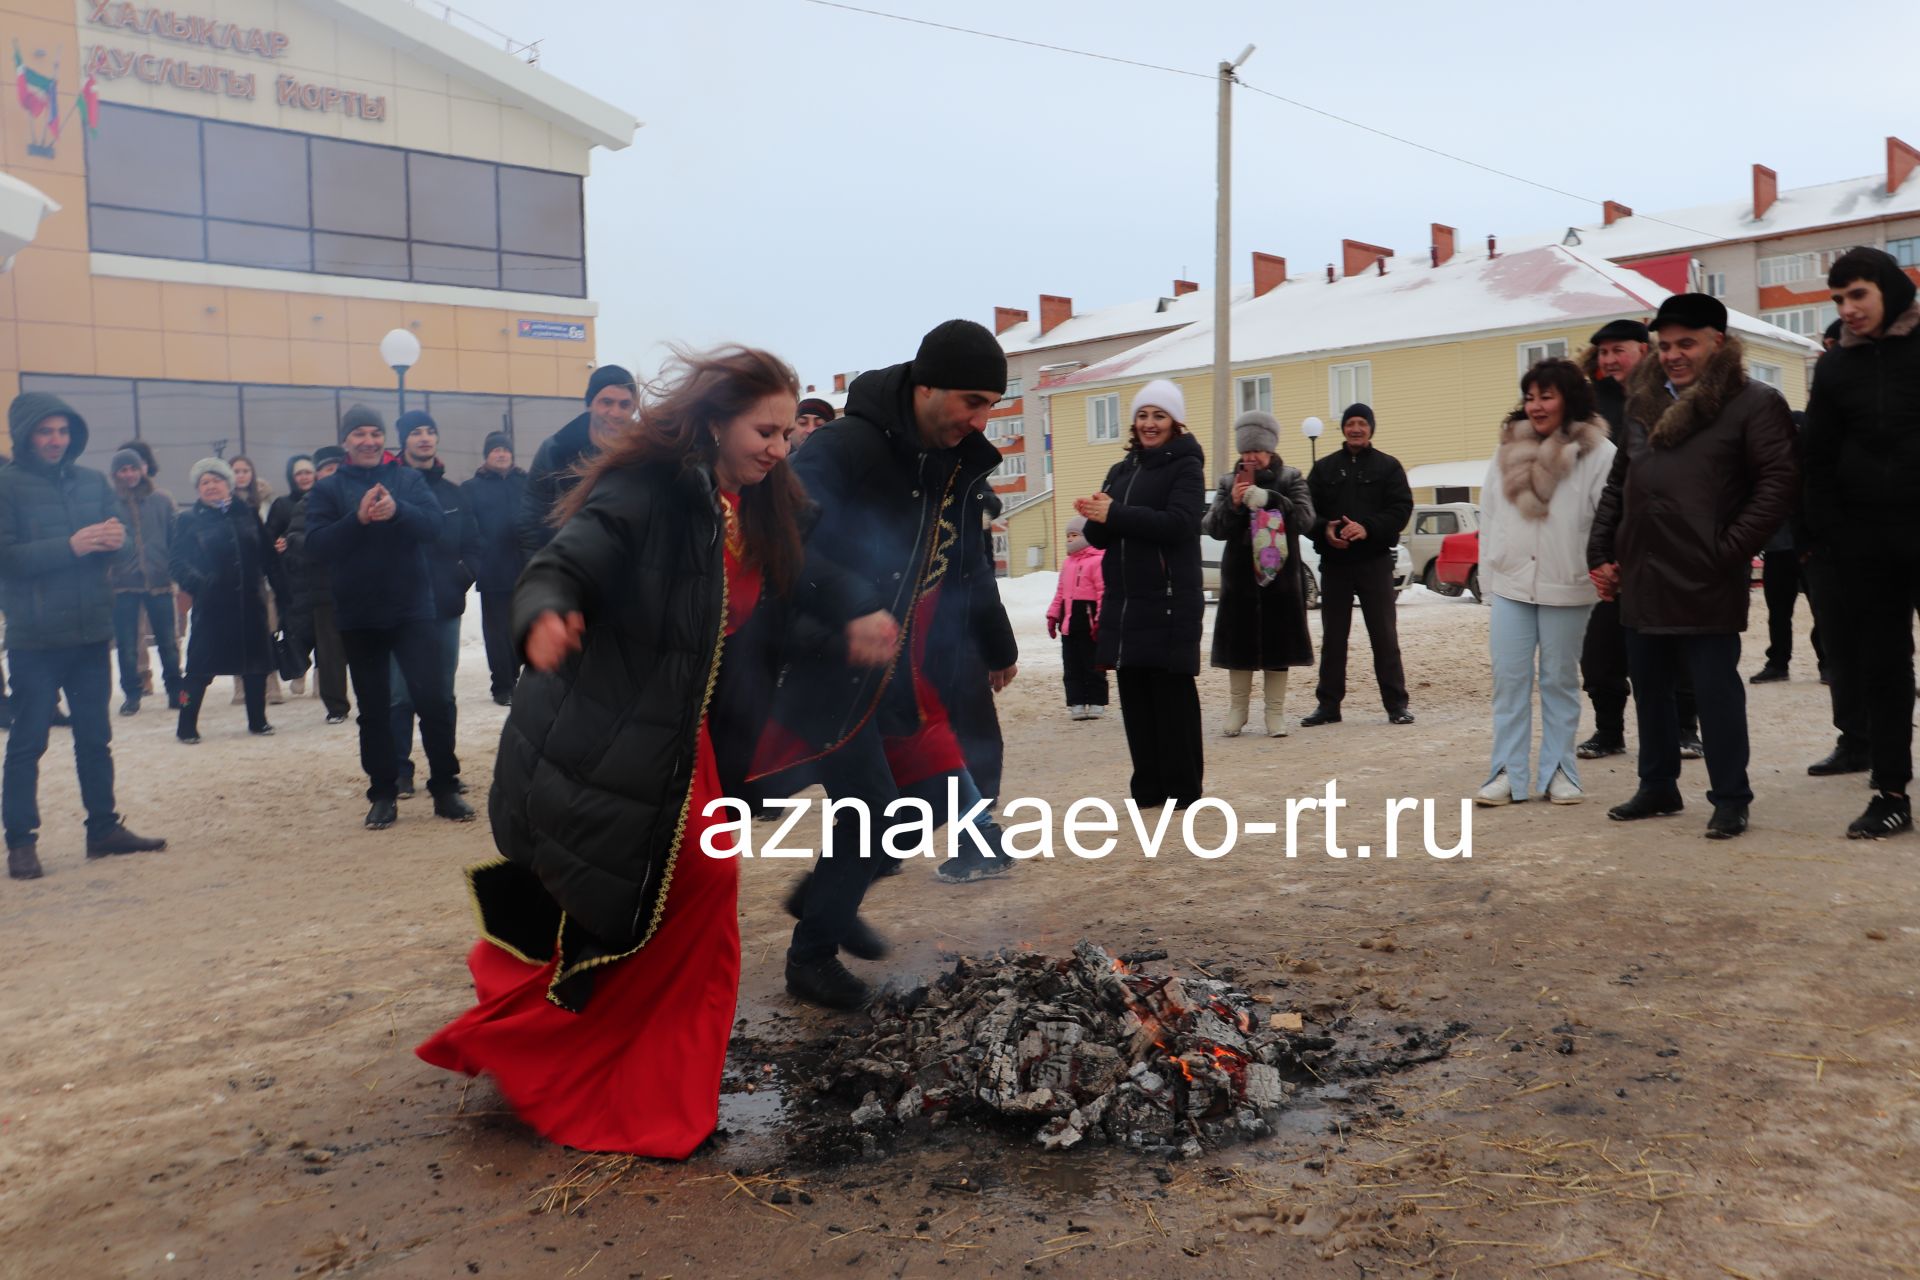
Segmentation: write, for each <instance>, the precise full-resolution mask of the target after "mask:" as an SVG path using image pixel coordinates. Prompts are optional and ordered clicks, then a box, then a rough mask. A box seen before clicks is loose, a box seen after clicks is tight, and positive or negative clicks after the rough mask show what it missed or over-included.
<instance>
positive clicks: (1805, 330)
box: [1760, 302, 1840, 338]
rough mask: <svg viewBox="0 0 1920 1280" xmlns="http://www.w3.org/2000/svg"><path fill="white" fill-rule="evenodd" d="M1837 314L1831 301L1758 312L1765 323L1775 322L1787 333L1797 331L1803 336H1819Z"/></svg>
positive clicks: (1837, 316) (1835, 318) (1838, 313)
mask: <svg viewBox="0 0 1920 1280" xmlns="http://www.w3.org/2000/svg"><path fill="white" fill-rule="evenodd" d="M1839 316H1840V311H1839V309H1838V308H1837V307H1835V306H1834V305H1833V304H1832V303H1831V302H1823V303H1821V304H1820V305H1819V306H1813V307H1783V308H1781V309H1779V310H1777V311H1762V312H1761V313H1760V318H1761V319H1762V320H1765V321H1766V322H1767V323H1769V324H1777V325H1779V326H1780V327H1781V328H1782V329H1785V330H1786V331H1787V332H1788V333H1797V334H1799V335H1800V336H1801V337H1803V338H1817V337H1819V336H1820V334H1821V332H1822V331H1823V330H1825V329H1826V327H1827V326H1828V325H1830V324H1832V323H1833V322H1834V321H1835V320H1837V319H1838V318H1839Z"/></svg>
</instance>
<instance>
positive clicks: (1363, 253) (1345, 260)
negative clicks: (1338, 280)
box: [1340, 240, 1393, 276]
mask: <svg viewBox="0 0 1920 1280" xmlns="http://www.w3.org/2000/svg"><path fill="white" fill-rule="evenodd" d="M1340 256H1341V259H1342V261H1341V265H1340V274H1341V275H1347V276H1357V275H1359V274H1360V273H1361V272H1362V271H1365V270H1366V269H1367V268H1368V267H1370V266H1372V265H1373V264H1374V263H1376V262H1378V261H1379V260H1380V259H1382V258H1391V257H1392V256H1393V250H1391V249H1383V248H1381V247H1380V246H1379V245H1377V244H1366V243H1364V242H1362V241H1359V240H1342V241H1341V242H1340Z"/></svg>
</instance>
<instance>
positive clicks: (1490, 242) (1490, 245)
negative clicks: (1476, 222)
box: [1487, 233, 1500, 262]
mask: <svg viewBox="0 0 1920 1280" xmlns="http://www.w3.org/2000/svg"><path fill="white" fill-rule="evenodd" d="M1499 256H1500V245H1499V242H1498V241H1496V240H1495V239H1494V238H1493V235H1492V234H1491V233H1489V234H1488V236H1487V261H1488V262H1492V261H1493V260H1494V259H1495V258H1497V257H1499Z"/></svg>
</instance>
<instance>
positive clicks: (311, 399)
mask: <svg viewBox="0 0 1920 1280" xmlns="http://www.w3.org/2000/svg"><path fill="white" fill-rule="evenodd" d="M335 399H336V397H335V393H334V391H333V389H332V388H331V387H242V388H240V408H241V422H242V424H243V426H244V428H245V439H246V454H247V456H248V457H249V458H252V459H253V465H254V466H255V467H257V468H259V471H260V477H261V478H262V479H263V480H265V481H266V482H267V483H268V484H270V485H272V486H273V491H274V492H275V493H276V494H281V493H286V492H287V484H288V481H287V461H288V460H289V459H290V458H292V457H293V455H294V454H296V453H306V454H311V453H312V452H313V451H314V450H315V449H318V448H319V447H320V446H321V445H323V444H332V443H333V442H334V440H335V439H336V438H337V437H338V435H339V424H340V413H339V410H338V409H337V408H336V407H335ZM228 456H229V457H231V456H232V455H231V454H229V455H228Z"/></svg>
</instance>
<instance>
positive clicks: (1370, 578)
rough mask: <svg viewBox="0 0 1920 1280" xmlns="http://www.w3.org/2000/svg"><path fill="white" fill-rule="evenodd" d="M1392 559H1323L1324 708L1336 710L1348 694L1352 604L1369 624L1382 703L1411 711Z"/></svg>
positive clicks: (1318, 695)
mask: <svg viewBox="0 0 1920 1280" xmlns="http://www.w3.org/2000/svg"><path fill="white" fill-rule="evenodd" d="M1398 594H1399V593H1397V592H1396V591H1394V589H1393V557H1392V556H1391V555H1384V556H1368V557H1367V558H1366V559H1364V560H1325V559H1323V560H1321V562H1320V686H1319V688H1318V689H1316V690H1315V691H1314V693H1315V697H1316V698H1317V699H1318V700H1319V703H1320V705H1321V706H1323V707H1333V708H1336V709H1337V708H1338V707H1339V706H1340V703H1341V702H1342V701H1343V700H1345V698H1346V696H1347V639H1348V636H1349V635H1350V634H1351V633H1352V631H1353V603H1354V601H1355V600H1356V599H1357V600H1358V601H1359V602H1360V617H1361V619H1362V620H1363V621H1365V622H1366V624H1367V643H1368V644H1369V645H1371V646H1372V647H1373V678H1374V680H1375V681H1376V682H1377V683H1378V684H1379V685H1380V703H1381V705H1382V706H1384V707H1385V708H1386V709H1387V714H1388V715H1392V714H1394V713H1395V712H1397V711H1405V710H1406V709H1407V675H1406V672H1405V670H1403V669H1402V667H1401V665H1400V620H1399V617H1398V616H1397V615H1396V613H1395V609H1396V608H1397V598H1398Z"/></svg>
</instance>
